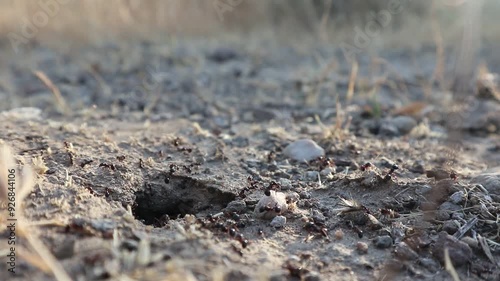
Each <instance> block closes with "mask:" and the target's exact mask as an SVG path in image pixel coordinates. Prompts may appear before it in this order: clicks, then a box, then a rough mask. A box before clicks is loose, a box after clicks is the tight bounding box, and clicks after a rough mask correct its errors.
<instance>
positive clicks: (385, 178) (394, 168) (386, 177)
mask: <svg viewBox="0 0 500 281" xmlns="http://www.w3.org/2000/svg"><path fill="white" fill-rule="evenodd" d="M398 169H399V166H398V165H396V164H392V166H391V170H389V172H388V173H387V175H385V177H384V180H386V181H389V180H391V179H392V178H394V179H396V175H395V174H394V172H395V171H396V170H398Z"/></svg>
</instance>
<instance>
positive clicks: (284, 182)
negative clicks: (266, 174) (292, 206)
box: [278, 178, 292, 190]
mask: <svg viewBox="0 0 500 281" xmlns="http://www.w3.org/2000/svg"><path fill="white" fill-rule="evenodd" d="M278 183H279V184H280V186H281V190H289V189H291V188H292V181H291V180H289V179H285V178H280V179H279V180H278Z"/></svg>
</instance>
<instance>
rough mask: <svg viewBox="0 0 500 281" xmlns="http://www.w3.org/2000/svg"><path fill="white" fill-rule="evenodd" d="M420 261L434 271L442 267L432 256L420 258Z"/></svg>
mask: <svg viewBox="0 0 500 281" xmlns="http://www.w3.org/2000/svg"><path fill="white" fill-rule="evenodd" d="M418 263H419V264H421V265H422V266H423V267H425V268H426V269H427V270H429V271H430V272H432V273H435V272H437V271H438V270H439V268H440V266H439V264H438V263H437V262H436V261H435V260H433V259H431V258H420V259H418Z"/></svg>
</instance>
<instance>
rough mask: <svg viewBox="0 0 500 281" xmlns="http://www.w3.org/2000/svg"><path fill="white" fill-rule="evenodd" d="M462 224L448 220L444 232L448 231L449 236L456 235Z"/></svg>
mask: <svg viewBox="0 0 500 281" xmlns="http://www.w3.org/2000/svg"><path fill="white" fill-rule="evenodd" d="M459 227H460V224H459V223H458V221H456V220H448V221H445V222H444V223H443V231H446V233H448V234H454V233H455V232H457V231H458V228H459Z"/></svg>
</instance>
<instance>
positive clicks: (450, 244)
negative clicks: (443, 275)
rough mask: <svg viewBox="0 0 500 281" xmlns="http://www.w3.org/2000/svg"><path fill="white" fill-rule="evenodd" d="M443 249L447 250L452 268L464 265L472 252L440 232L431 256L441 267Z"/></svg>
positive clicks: (461, 243)
mask: <svg viewBox="0 0 500 281" xmlns="http://www.w3.org/2000/svg"><path fill="white" fill-rule="evenodd" d="M445 248H447V249H448V254H449V256H450V259H451V262H452V263H453V265H454V266H457V267H458V266H462V265H465V264H467V263H468V262H469V261H470V260H471V259H472V250H471V248H470V247H469V245H467V244H466V243H465V242H462V241H459V240H458V239H457V238H455V237H453V236H451V235H449V234H448V233H446V232H444V231H442V232H440V233H439V237H438V239H437V241H436V243H435V244H434V248H433V251H432V254H433V255H434V257H436V258H437V259H438V260H439V261H440V262H441V264H443V265H444V249H445Z"/></svg>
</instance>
